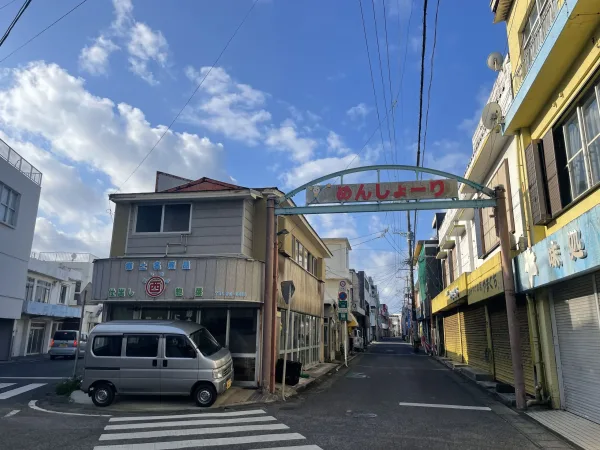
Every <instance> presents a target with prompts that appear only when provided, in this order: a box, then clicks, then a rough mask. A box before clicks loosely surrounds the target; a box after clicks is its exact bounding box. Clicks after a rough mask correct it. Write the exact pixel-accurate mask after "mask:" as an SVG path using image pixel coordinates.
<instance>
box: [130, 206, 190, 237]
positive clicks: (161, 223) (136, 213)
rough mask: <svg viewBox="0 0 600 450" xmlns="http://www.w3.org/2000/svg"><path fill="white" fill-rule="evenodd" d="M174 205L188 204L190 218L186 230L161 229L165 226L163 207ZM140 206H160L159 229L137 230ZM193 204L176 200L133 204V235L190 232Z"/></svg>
mask: <svg viewBox="0 0 600 450" xmlns="http://www.w3.org/2000/svg"><path fill="white" fill-rule="evenodd" d="M176 205H189V207H190V219H189V221H188V229H187V231H163V230H164V227H165V208H166V207H167V206H176ZM140 206H160V207H161V215H160V231H137V225H138V217H139V212H138V211H139V207H140ZM193 210H194V208H193V204H192V203H191V202H177V203H138V204H136V205H135V223H134V224H133V234H135V235H157V234H163V235H164V234H166V235H169V234H171V235H173V234H191V232H192V215H193Z"/></svg>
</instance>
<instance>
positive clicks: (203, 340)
mask: <svg viewBox="0 0 600 450" xmlns="http://www.w3.org/2000/svg"><path fill="white" fill-rule="evenodd" d="M203 315H204V314H203ZM190 338H191V339H192V341H193V342H194V344H196V347H198V350H200V353H202V354H203V355H204V356H210V355H214V354H215V353H217V352H218V351H219V350H221V348H222V346H221V344H219V343H218V342H217V340H216V339H215V338H214V337H213V335H212V334H210V331H208V330H207V329H206V328H202V329H200V330H198V331H195V332H193V333H192V334H191V335H190Z"/></svg>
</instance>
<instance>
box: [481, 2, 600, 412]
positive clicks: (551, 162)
mask: <svg viewBox="0 0 600 450" xmlns="http://www.w3.org/2000/svg"><path fill="white" fill-rule="evenodd" d="M491 8H492V12H493V14H494V21H495V22H496V23H500V22H505V23H506V29H507V38H508V48H509V55H510V60H511V65H512V90H513V96H514V99H513V101H512V103H511V105H510V107H509V108H508V111H506V112H505V113H504V114H503V115H504V118H503V122H504V123H503V125H502V127H503V130H502V131H503V134H504V135H505V136H514V137H515V139H516V141H517V146H518V155H519V163H518V167H519V170H520V173H519V181H520V187H519V188H520V192H521V195H522V198H523V200H524V201H523V204H524V206H525V222H526V227H525V232H526V237H527V245H526V246H527V250H526V251H524V252H523V253H521V254H520V255H519V256H517V257H516V258H515V260H514V263H515V264H514V267H515V275H516V288H517V293H518V294H525V295H526V296H527V300H528V316H529V332H530V337H531V347H532V353H533V359H534V368H535V371H534V375H535V383H536V386H539V389H538V392H537V394H538V399H543V400H549V401H550V402H551V404H552V405H553V407H555V408H562V409H566V410H567V411H570V412H572V413H574V414H577V415H579V416H582V417H585V418H587V419H589V420H591V421H594V422H597V423H600V377H598V374H599V373H600V351H598V349H600V321H599V311H600V305H599V304H598V298H599V289H600V252H599V250H600V243H599V239H598V226H599V225H600V206H598V205H599V203H600V190H599V189H598V187H599V186H600V184H599V183H600V106H599V105H600V71H599V65H600V15H599V14H598V13H599V12H600V1H598V0H512V1H511V0H493V1H492V2H491Z"/></svg>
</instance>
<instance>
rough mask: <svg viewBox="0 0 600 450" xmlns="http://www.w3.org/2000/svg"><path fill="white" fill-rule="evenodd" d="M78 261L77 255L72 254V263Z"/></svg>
mask: <svg viewBox="0 0 600 450" xmlns="http://www.w3.org/2000/svg"><path fill="white" fill-rule="evenodd" d="M76 259H77V253H71V261H75V260H76Z"/></svg>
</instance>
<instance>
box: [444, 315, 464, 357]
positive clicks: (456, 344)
mask: <svg viewBox="0 0 600 450" xmlns="http://www.w3.org/2000/svg"><path fill="white" fill-rule="evenodd" d="M444 342H445V344H446V356H447V357H448V358H450V359H452V360H453V361H456V362H462V348H461V342H460V330H459V326H458V313H456V314H453V315H451V316H448V317H444Z"/></svg>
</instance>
